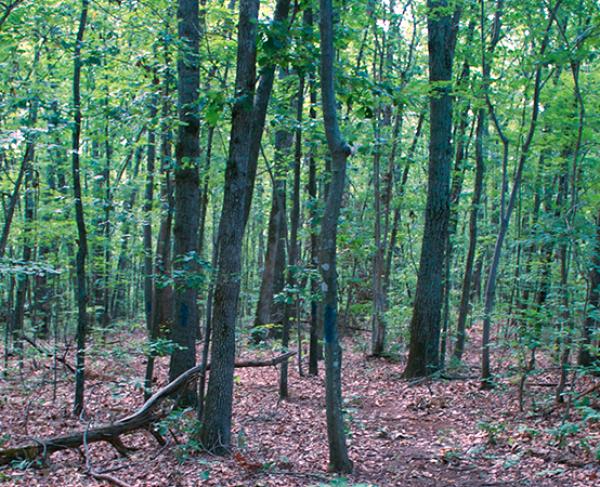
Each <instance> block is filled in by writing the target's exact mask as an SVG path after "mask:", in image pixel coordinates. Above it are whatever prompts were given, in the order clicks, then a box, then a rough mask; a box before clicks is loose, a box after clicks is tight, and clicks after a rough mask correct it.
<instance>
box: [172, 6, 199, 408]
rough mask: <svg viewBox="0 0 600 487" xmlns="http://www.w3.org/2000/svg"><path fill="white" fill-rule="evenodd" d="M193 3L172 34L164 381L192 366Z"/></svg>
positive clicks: (189, 399) (195, 196) (180, 13)
mask: <svg viewBox="0 0 600 487" xmlns="http://www.w3.org/2000/svg"><path fill="white" fill-rule="evenodd" d="M198 14H199V9H198V0H179V2H178V9H177V19H178V32H179V39H180V42H181V46H180V52H179V57H178V60H177V74H178V79H177V109H178V113H179V121H180V124H179V126H178V130H177V146H176V150H175V158H176V165H175V221H174V228H173V235H174V245H173V271H174V275H175V276H176V279H175V286H174V308H175V310H174V320H173V326H172V328H171V339H172V340H173V342H175V344H176V345H178V346H177V347H176V348H175V350H174V351H173V353H172V354H171V361H170V364H169V378H170V380H174V379H175V378H176V377H177V376H179V375H180V374H182V373H183V372H184V371H186V370H188V369H190V368H192V367H193V366H194V365H195V363H196V330H197V328H198V326H197V316H198V312H197V306H196V284H195V282H196V280H197V278H196V276H195V274H196V273H197V272H198V269H197V265H196V264H197V259H196V246H197V243H198V204H199V193H198V164H199V157H200V140H199V133H200V120H199V118H198V96H199V93H198V89H199V82H200V66H199V58H198V45H199V29H200V26H199V17H198ZM183 396H184V397H183V403H184V404H193V403H195V401H196V399H195V396H196V394H195V391H194V389H193V388H192V387H190V388H188V389H187V390H186V392H185V393H184V395H183Z"/></svg>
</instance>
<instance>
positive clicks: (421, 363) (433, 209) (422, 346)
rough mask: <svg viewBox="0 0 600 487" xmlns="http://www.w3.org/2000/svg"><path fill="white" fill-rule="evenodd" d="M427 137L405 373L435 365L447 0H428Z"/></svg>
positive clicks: (448, 63) (445, 148) (446, 139)
mask: <svg viewBox="0 0 600 487" xmlns="http://www.w3.org/2000/svg"><path fill="white" fill-rule="evenodd" d="M427 6H428V9H429V14H428V20H427V28H428V48H429V81H430V83H431V89H432V95H431V97H430V101H429V104H430V114H429V116H430V139H429V171H428V185H427V203H426V209H425V228H424V233H423V241H422V244H421V259H420V263H419V272H418V277H417V290H416V294H415V302H414V307H413V316H412V319H411V324H410V349H409V355H408V363H407V365H406V369H405V370H404V376H405V377H407V378H412V377H422V376H426V375H430V374H432V373H433V372H436V371H437V370H438V369H439V367H440V363H439V343H440V319H441V307H442V285H441V283H442V270H443V268H444V252H445V246H446V239H447V231H448V220H449V216H450V198H449V189H450V188H449V186H450V161H451V158H452V145H451V143H450V138H451V135H452V97H451V93H450V82H451V79H452V60H453V58H454V47H455V41H456V28H457V24H458V18H456V17H458V15H457V14H456V13H455V14H454V15H452V14H451V13H450V12H449V11H448V2H447V1H446V0H428V2H427Z"/></svg>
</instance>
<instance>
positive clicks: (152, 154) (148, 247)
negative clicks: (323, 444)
mask: <svg viewBox="0 0 600 487" xmlns="http://www.w3.org/2000/svg"><path fill="white" fill-rule="evenodd" d="M152 81H153V83H152V84H153V86H156V85H157V84H158V78H157V76H156V73H155V74H154V78H153V80H152ZM157 113H158V107H157V96H156V94H152V95H151V97H150V107H149V118H150V127H149V129H148V146H147V153H146V157H147V160H146V164H147V165H146V187H145V189H144V222H143V224H142V229H143V242H144V315H145V317H146V331H147V333H148V336H149V337H150V336H151V335H152V314H153V313H152V294H153V287H154V279H153V277H152V275H153V265H152V264H153V262H152V260H153V259H152V206H153V200H154V170H155V162H156V128H155V127H156V116H157ZM150 339H151V337H150Z"/></svg>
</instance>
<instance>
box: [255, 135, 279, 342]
mask: <svg viewBox="0 0 600 487" xmlns="http://www.w3.org/2000/svg"><path fill="white" fill-rule="evenodd" d="M278 134H279V132H278ZM277 137H279V135H276V138H277ZM279 142H280V143H281V140H279ZM279 148H280V149H281V147H279ZM279 170H280V168H279V167H275V168H274V172H275V173H274V174H273V182H272V185H273V189H272V196H271V213H270V215H269V228H268V236H267V252H266V255H265V262H264V268H263V274H262V279H261V283H260V291H259V295H258V303H257V304H256V318H255V320H254V326H255V327H259V328H258V329H255V330H253V337H254V341H255V342H256V343H258V342H260V341H261V340H262V339H263V338H266V337H267V336H268V335H271V336H272V333H270V332H269V331H268V330H265V329H264V328H260V327H261V326H262V325H268V324H273V323H275V320H274V319H273V318H274V308H275V306H274V303H273V295H274V293H275V282H276V280H277V279H278V276H277V274H278V271H280V270H281V269H279V267H278V265H277V264H278V262H277V261H278V258H279V253H280V250H281V249H280V247H281V245H282V243H283V244H285V241H284V240H283V241H282V238H281V237H282V228H281V227H282V224H285V205H284V201H285V199H284V198H285V179H284V178H282V177H280V176H279V174H278V172H279Z"/></svg>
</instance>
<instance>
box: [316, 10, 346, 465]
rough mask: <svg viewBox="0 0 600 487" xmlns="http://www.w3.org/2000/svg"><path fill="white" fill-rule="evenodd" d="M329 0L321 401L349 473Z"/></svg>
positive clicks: (335, 460) (324, 60) (339, 155)
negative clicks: (339, 302)
mask: <svg viewBox="0 0 600 487" xmlns="http://www.w3.org/2000/svg"><path fill="white" fill-rule="evenodd" d="M332 3H333V2H332V0H320V7H321V18H320V22H319V27H320V31H321V102H322V106H323V117H324V124H325V135H326V137H327V146H328V148H329V152H330V154H331V182H330V184H329V191H328V195H327V203H326V206H325V212H324V213H323V219H322V221H321V234H320V236H319V243H320V246H319V262H318V265H319V271H320V273H321V278H322V281H323V282H322V290H323V302H322V307H323V330H324V335H325V405H326V415H327V438H328V442H329V468H330V470H332V471H334V472H339V473H349V472H351V471H352V461H351V460H350V458H349V457H348V448H347V446H346V434H345V432H344V418H343V414H342V377H341V375H342V349H341V347H340V343H339V337H338V323H337V269H336V248H337V246H336V237H337V226H338V218H339V215H340V209H341V206H342V197H343V194H344V185H345V182H346V160H347V158H348V156H349V155H350V153H351V150H350V147H349V146H348V144H347V143H346V142H345V141H344V139H343V138H342V134H341V132H340V128H339V125H338V119H337V108H336V99H335V89H334V67H333V63H334V57H335V52H334V48H333V37H334V32H333V5H332Z"/></svg>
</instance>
